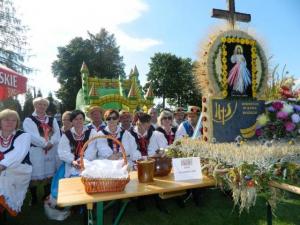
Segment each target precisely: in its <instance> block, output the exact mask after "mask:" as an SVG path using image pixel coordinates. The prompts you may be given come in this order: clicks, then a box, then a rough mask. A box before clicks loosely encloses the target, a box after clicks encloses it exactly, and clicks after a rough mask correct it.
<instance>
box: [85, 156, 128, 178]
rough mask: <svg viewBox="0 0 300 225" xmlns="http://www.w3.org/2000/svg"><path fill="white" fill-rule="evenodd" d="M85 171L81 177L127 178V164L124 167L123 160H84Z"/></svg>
mask: <svg viewBox="0 0 300 225" xmlns="http://www.w3.org/2000/svg"><path fill="white" fill-rule="evenodd" d="M84 167H85V169H84V170H83V171H82V173H81V176H83V177H88V178H120V179H126V178H127V177H128V169H127V167H128V164H127V165H124V160H123V159H122V160H108V159H102V160H93V161H89V160H86V159H84Z"/></svg>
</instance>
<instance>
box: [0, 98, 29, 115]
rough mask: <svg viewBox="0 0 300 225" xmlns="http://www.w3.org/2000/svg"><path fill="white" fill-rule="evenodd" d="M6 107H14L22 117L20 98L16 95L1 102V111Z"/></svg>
mask: <svg viewBox="0 0 300 225" xmlns="http://www.w3.org/2000/svg"><path fill="white" fill-rule="evenodd" d="M4 109H12V110H15V111H17V112H18V114H19V116H20V118H22V114H23V113H22V107H21V104H20V102H19V100H18V99H17V98H16V97H13V98H8V99H6V100H4V101H3V102H1V103H0V111H2V110H4Z"/></svg>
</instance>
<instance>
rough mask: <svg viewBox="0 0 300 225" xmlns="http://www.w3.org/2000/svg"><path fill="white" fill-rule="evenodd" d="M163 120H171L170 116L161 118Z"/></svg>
mask: <svg viewBox="0 0 300 225" xmlns="http://www.w3.org/2000/svg"><path fill="white" fill-rule="evenodd" d="M162 119H163V120H172V116H166V117H163V118H162Z"/></svg>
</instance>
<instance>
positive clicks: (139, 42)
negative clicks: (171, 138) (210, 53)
mask: <svg viewBox="0 0 300 225" xmlns="http://www.w3.org/2000/svg"><path fill="white" fill-rule="evenodd" d="M14 3H15V6H16V8H17V12H18V13H19V14H20V17H21V19H22V22H23V24H24V25H27V26H28V27H29V29H30V30H29V32H28V37H29V40H28V41H29V44H30V49H31V52H30V54H31V55H33V56H32V57H31V58H30V60H29V62H27V63H28V65H30V66H32V67H33V68H34V69H35V70H36V72H34V73H33V74H30V75H28V76H29V82H28V84H29V86H30V87H32V86H35V87H37V88H38V89H41V91H42V93H43V95H44V96H47V95H48V93H49V92H50V91H51V92H55V91H57V90H58V89H59V84H58V83H57V81H56V78H54V77H53V74H52V72H51V64H52V62H53V61H54V60H56V55H57V53H58V51H57V48H58V47H62V46H66V45H67V44H68V43H69V42H70V41H71V40H72V39H73V38H75V37H83V38H87V31H89V32H91V33H94V34H96V33H98V32H99V31H100V30H101V28H105V29H106V30H108V31H109V32H110V33H112V34H114V35H115V37H116V41H117V44H118V45H119V46H120V55H121V56H123V57H124V63H125V65H126V67H125V72H126V74H128V73H129V71H130V69H131V68H133V67H134V66H135V65H136V66H137V68H138V70H139V73H140V81H141V83H142V84H145V82H146V74H147V73H148V71H149V66H148V64H149V63H150V58H151V57H152V56H154V54H155V53H157V52H167V53H172V54H175V55H176V56H180V57H189V58H191V59H193V60H197V58H198V55H197V52H198V50H199V49H200V45H201V43H202V42H203V40H206V39H207V37H208V35H209V34H211V33H212V32H213V31H214V30H215V29H216V28H218V27H221V26H224V25H225V24H226V22H225V20H220V19H215V18H211V11H212V8H218V9H227V5H226V0H109V1H107V0H85V1H79V0H42V1H39V0H14ZM235 3H236V4H235V8H236V11H238V12H243V13H249V14H251V17H252V18H251V22H250V23H239V24H238V26H240V28H241V29H243V30H246V31H248V32H249V33H251V34H253V35H254V37H255V38H256V39H257V40H258V41H259V42H260V43H261V44H262V46H263V48H264V50H265V53H266V55H267V57H270V56H272V60H271V61H270V67H274V66H275V65H277V64H279V65H280V67H279V68H280V70H282V69H283V67H284V65H286V70H287V71H289V73H290V74H291V75H294V76H295V77H296V78H300V57H299V53H300V43H299V42H300V1H299V0H276V1H274V0H263V1H262V0H251V1H250V0H236V1H235Z"/></svg>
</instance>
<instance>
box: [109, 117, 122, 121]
mask: <svg viewBox="0 0 300 225" xmlns="http://www.w3.org/2000/svg"><path fill="white" fill-rule="evenodd" d="M118 119H119V117H117V116H109V117H107V118H106V121H110V120H118Z"/></svg>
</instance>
